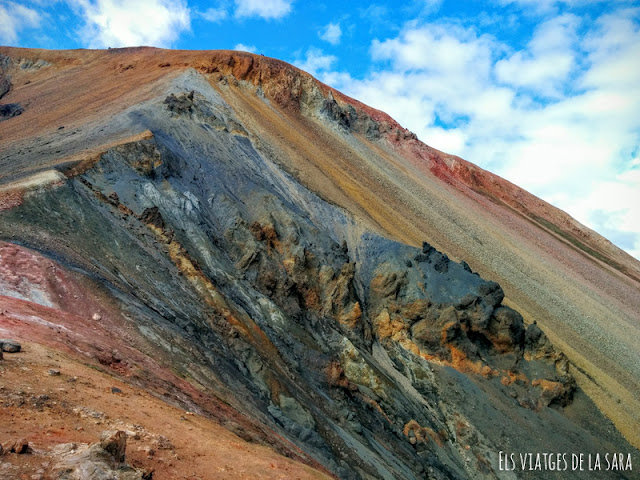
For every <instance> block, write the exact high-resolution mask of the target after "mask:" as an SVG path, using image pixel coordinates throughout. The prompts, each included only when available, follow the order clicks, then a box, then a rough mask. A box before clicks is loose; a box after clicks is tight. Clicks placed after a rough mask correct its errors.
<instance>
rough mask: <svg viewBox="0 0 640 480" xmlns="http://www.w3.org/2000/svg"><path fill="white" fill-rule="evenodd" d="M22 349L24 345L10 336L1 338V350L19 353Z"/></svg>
mask: <svg viewBox="0 0 640 480" xmlns="http://www.w3.org/2000/svg"><path fill="white" fill-rule="evenodd" d="M21 349H22V345H20V344H19V343H18V342H16V341H14V340H10V339H8V338H0V350H2V351H3V352H7V353H17V352H19V351H20V350H21Z"/></svg>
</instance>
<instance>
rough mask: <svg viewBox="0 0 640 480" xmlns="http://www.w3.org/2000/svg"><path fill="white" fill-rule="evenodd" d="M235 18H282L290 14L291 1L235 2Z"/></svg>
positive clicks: (239, 0) (254, 0)
mask: <svg viewBox="0 0 640 480" xmlns="http://www.w3.org/2000/svg"><path fill="white" fill-rule="evenodd" d="M235 2H236V16H237V17H262V18H264V19H266V20H270V19H275V18H282V17H284V16H286V15H288V14H289V12H291V4H292V3H293V0H235Z"/></svg>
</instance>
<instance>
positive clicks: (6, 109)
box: [0, 103, 24, 122]
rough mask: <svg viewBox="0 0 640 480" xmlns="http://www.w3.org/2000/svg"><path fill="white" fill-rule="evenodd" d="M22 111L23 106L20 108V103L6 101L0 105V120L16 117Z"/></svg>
mask: <svg viewBox="0 0 640 480" xmlns="http://www.w3.org/2000/svg"><path fill="white" fill-rule="evenodd" d="M23 111H24V108H22V105H20V104H19V103H6V104H4V105H0V122H2V121H3V120H9V119H10V118H13V117H17V116H18V115H20V114H21V113H22V112H23Z"/></svg>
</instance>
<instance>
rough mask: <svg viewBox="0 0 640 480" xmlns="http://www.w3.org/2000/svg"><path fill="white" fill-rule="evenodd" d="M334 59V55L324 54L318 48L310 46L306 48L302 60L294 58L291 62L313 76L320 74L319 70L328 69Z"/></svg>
mask: <svg viewBox="0 0 640 480" xmlns="http://www.w3.org/2000/svg"><path fill="white" fill-rule="evenodd" d="M336 60H337V58H336V57H335V56H334V55H325V54H324V53H323V52H322V50H320V49H318V48H310V49H309V50H307V52H306V54H305V58H304V60H296V61H294V62H293V64H294V65H295V66H296V67H298V68H299V69H300V70H304V71H305V72H307V73H310V74H311V75H313V76H314V77H315V76H320V74H321V72H323V71H327V70H329V69H330V68H331V67H332V66H333V64H334V63H335V61H336Z"/></svg>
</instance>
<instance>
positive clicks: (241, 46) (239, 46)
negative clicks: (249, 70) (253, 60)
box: [233, 43, 258, 53]
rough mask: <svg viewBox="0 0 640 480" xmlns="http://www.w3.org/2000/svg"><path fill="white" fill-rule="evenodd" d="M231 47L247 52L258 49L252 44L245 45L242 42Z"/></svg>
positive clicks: (253, 51) (254, 51)
mask: <svg viewBox="0 0 640 480" xmlns="http://www.w3.org/2000/svg"><path fill="white" fill-rule="evenodd" d="M233 49H234V50H238V51H240V52H249V53H256V52H257V51H258V49H257V48H256V47H254V46H253V45H245V44H243V43H239V44H237V45H236V46H235V47H233Z"/></svg>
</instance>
